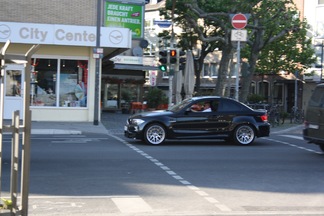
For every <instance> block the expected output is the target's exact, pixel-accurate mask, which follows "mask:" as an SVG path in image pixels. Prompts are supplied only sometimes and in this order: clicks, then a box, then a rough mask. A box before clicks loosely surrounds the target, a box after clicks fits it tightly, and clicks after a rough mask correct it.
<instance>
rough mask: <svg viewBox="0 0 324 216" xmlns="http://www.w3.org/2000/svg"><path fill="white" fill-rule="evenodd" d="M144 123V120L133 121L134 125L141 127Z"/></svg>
mask: <svg viewBox="0 0 324 216" xmlns="http://www.w3.org/2000/svg"><path fill="white" fill-rule="evenodd" d="M143 122H144V120H142V119H132V124H135V125H140V124H142V123H143Z"/></svg>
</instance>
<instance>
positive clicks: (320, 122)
mask: <svg viewBox="0 0 324 216" xmlns="http://www.w3.org/2000/svg"><path fill="white" fill-rule="evenodd" d="M303 136H304V139H305V140H307V141H308V142H309V143H314V144H317V145H319V147H320V148H321V149H322V151H323V152H324V84H319V85H317V86H316V88H315V90H314V92H313V94H312V96H311V98H310V100H309V102H308V107H307V109H306V114H305V129H304V130H303Z"/></svg>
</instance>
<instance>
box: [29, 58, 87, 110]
mask: <svg viewBox="0 0 324 216" xmlns="http://www.w3.org/2000/svg"><path fill="white" fill-rule="evenodd" d="M33 66H34V71H33V72H32V77H31V80H32V82H31V85H32V86H31V88H32V90H31V98H32V100H31V106H52V107H53V106H54V107H87V83H88V80H87V79H88V69H87V66H88V61H87V60H71V59H42V58H39V59H33Z"/></svg>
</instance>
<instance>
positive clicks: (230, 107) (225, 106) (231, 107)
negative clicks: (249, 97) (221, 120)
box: [219, 100, 242, 112]
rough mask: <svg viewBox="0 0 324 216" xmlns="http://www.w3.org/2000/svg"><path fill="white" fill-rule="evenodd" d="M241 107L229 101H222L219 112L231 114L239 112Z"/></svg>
mask: <svg viewBox="0 0 324 216" xmlns="http://www.w3.org/2000/svg"><path fill="white" fill-rule="evenodd" d="M241 110H242V106H240V104H238V103H235V102H234V101H231V100H223V101H222V106H220V108H219V111H226V112H228V111H229V112H233V111H241Z"/></svg>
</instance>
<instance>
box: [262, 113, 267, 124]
mask: <svg viewBox="0 0 324 216" xmlns="http://www.w3.org/2000/svg"><path fill="white" fill-rule="evenodd" d="M261 120H262V121H264V122H266V121H268V115H267V114H264V115H262V116H261Z"/></svg>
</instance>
